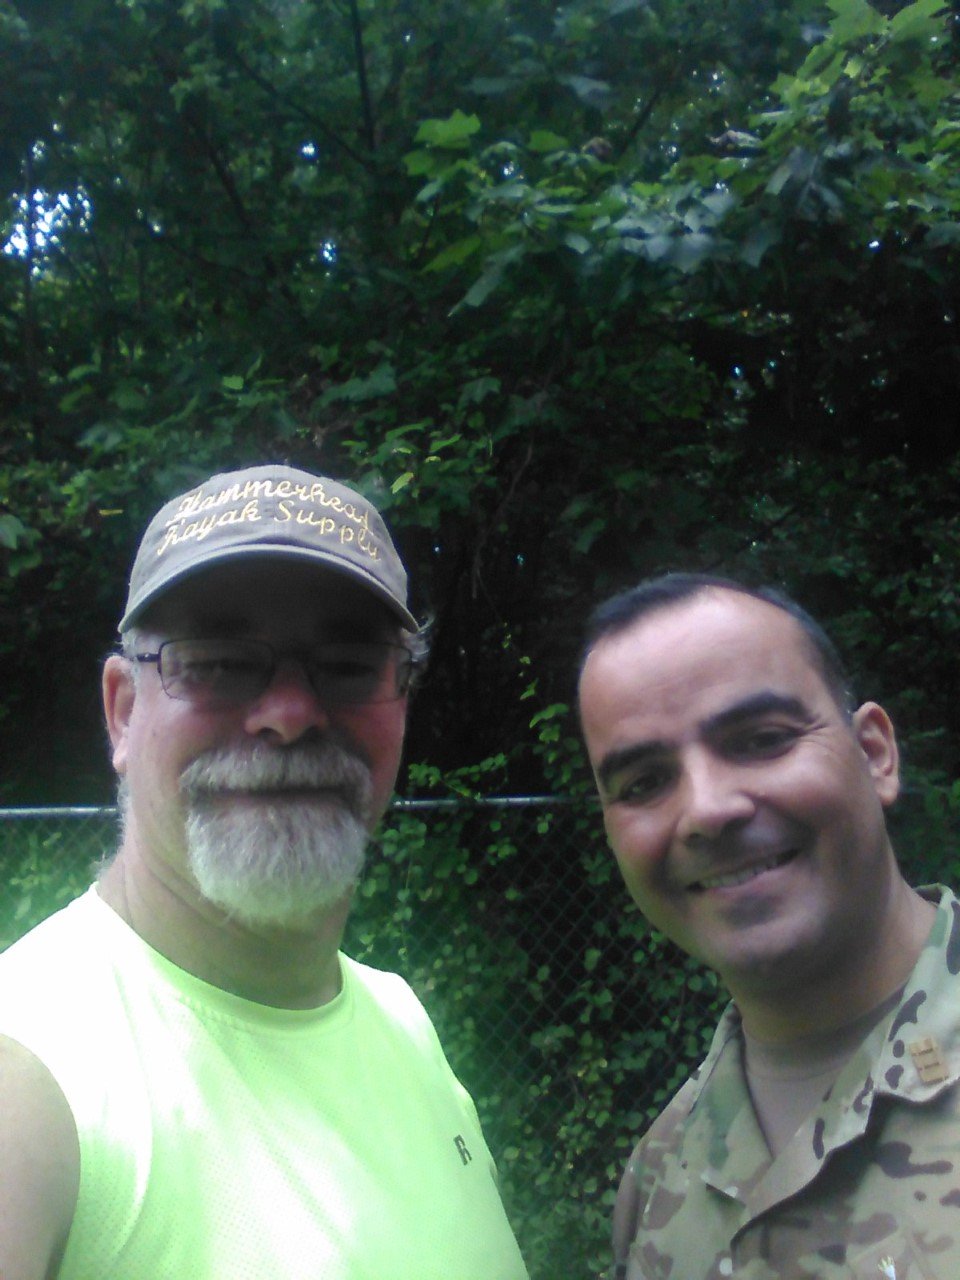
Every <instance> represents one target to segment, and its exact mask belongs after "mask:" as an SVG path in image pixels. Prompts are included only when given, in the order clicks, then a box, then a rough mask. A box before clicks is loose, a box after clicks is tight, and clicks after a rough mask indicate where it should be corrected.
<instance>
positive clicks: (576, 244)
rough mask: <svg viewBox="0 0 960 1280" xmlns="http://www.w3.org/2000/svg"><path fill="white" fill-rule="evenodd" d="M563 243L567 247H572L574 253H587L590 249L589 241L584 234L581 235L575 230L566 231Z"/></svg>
mask: <svg viewBox="0 0 960 1280" xmlns="http://www.w3.org/2000/svg"><path fill="white" fill-rule="evenodd" d="M563 243H564V244H565V245H566V246H567V248H568V249H572V250H573V251H574V253H581V254H582V253H587V252H589V249H590V241H589V240H588V239H587V237H586V236H581V235H579V234H578V233H577V232H575V231H568V232H567V234H566V235H565V236H564V237H563Z"/></svg>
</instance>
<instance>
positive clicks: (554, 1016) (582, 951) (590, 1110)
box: [0, 791, 958, 1280]
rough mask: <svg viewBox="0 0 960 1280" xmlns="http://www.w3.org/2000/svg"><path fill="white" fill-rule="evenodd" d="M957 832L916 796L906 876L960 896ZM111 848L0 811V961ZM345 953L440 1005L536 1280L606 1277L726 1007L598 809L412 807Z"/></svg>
mask: <svg viewBox="0 0 960 1280" xmlns="http://www.w3.org/2000/svg"><path fill="white" fill-rule="evenodd" d="M938 806H939V807H938ZM953 828H954V819H953V815H952V812H947V811H945V810H943V807H942V791H933V792H930V793H927V794H926V795H925V794H923V793H919V792H915V793H914V794H913V795H912V797H909V798H908V803H907V805H906V806H905V808H903V809H902V810H901V814H900V817H899V819H898V821H897V829H896V833H895V843H896V845H897V847H898V849H899V850H900V852H901V854H902V855H903V860H904V861H905V863H906V865H907V870H908V874H909V875H910V878H911V879H913V880H914V881H920V880H929V879H946V880H950V881H952V882H953V883H956V881H957V878H958V877H957V875H955V874H954V860H953V855H952V847H953V844H954V840H953ZM116 839H117V831H116V814H115V812H114V811H113V810H111V809H48V810H7V811H3V810H0V875H2V880H0V949H2V948H3V947H4V946H6V945H8V944H9V943H10V942H11V941H13V939H14V938H16V937H18V936H19V935H20V934H21V933H23V932H25V931H26V929H27V928H29V927H30V926H31V925H32V924H33V923H34V922H35V921H36V920H38V919H40V918H42V917H43V916H44V915H47V914H49V912H50V911H52V910H54V909H56V907H57V906H59V905H61V904H62V903H63V902H65V901H67V900H68V899H69V898H70V897H72V896H74V895H75V894H76V893H78V892H80V891H81V890H82V888H83V887H84V886H85V885H86V884H88V883H89V882H90V879H91V876H92V874H93V868H94V866H95V864H96V863H97V861H98V860H100V859H101V858H102V857H103V856H104V854H109V852H110V851H111V850H112V849H113V847H114V846H115V844H116ZM344 947H345V950H347V951H348V952H349V953H350V954H352V955H354V956H356V957H357V958H358V959H361V960H364V961H366V962H368V963H371V964H375V965H378V966H380V967H382V968H387V969H393V970H396V971H398V972H400V973H402V974H403V975H404V976H405V977H406V978H407V979H408V980H409V981H410V982H411V984H412V985H413V987H414V988H415V989H416V990H417V992H418V993H419V995H420V996H421V998H422V999H423V1001H424V1003H425V1004H426V1005H427V1007H428V1008H429V1010H430V1012H431V1015H432V1016H433V1019H434V1021H435V1023H436V1025H437V1029H438V1031H439V1033H440V1038H441V1040H442V1041H443V1043H444V1046H445V1048H446V1050H447V1053H448V1055H449V1057H450V1059H451V1062H452V1063H453V1066H454V1068H455V1070H456V1071H457V1073H458V1074H459V1075H460V1077H461V1078H462V1079H463V1081H464V1083H465V1084H466V1085H467V1087H468V1088H469V1089H470V1091H471V1093H472V1094H473V1096H474V1097H475V1099H476V1101H477V1105H478V1109H479V1111H480V1114H481V1117H482V1119H483V1122H484V1127H485V1129H486V1132H487V1136H488V1140H489V1142H490V1145H491V1148H492V1150H493V1151H494V1154H495V1156H496V1157H497V1161H498V1164H499V1167H500V1171H501V1177H502V1180H503V1185H504V1193H505V1198H506V1200H507V1204H508V1208H509V1210H510V1212H511V1216H512V1218H513V1221H514V1224H515V1226H516V1229H517V1233H518V1236H519V1238H520V1241H521V1246H522V1248H523V1250H524V1253H525V1255H526V1257H527V1260H528V1265H529V1267H530V1271H531V1276H532V1278H533V1280H555V1277H561V1276H562V1277H563V1278H564V1280H574V1278H575V1277H581V1278H582V1280H587V1278H588V1277H591V1276H593V1277H595V1276H597V1275H598V1274H599V1272H600V1270H601V1268H602V1267H603V1266H604V1265H605V1262H606V1254H607V1244H606V1242H607V1239H608V1234H609V1215H610V1206H611V1203H612V1198H613V1193H614V1188H615V1184H616V1180H617V1178H618V1176H619V1173H620V1171H621V1170H622V1168H623V1164H624V1162H625V1159H626V1156H627V1154H628V1152H629V1150H630V1147H631V1146H632V1144H633V1142H634V1141H635V1139H636V1137H637V1136H638V1135H639V1133H640V1132H641V1131H642V1129H643V1128H644V1127H645V1125H646V1123H647V1122H648V1120H649V1119H650V1118H651V1116H652V1115H653V1114H654V1113H655V1112H656V1111H657V1110H658V1109H659V1107H660V1106H661V1105H662V1104H663V1102H664V1101H665V1099H666V1097H667V1096H668V1095H669V1093H670V1092H672V1091H673V1089H675V1088H676V1087H677V1086H678V1085H679V1084H680V1082H681V1081H682V1080H683V1079H684V1078H685V1076H686V1075H687V1074H688V1073H689V1071H690V1069H691V1068H692V1066H693V1065H695V1063H696V1062H697V1061H698V1060H699V1059H700V1058H701V1057H702V1054H703V1052H704V1050H705V1047H706V1044H707V1042H708V1040H709V1035H710V1031H711V1029H712V1027H713V1025H714V1023H715V1021H716V1017H717V1014H718V1011H719V1007H720V1005H721V1004H722V996H721V993H720V992H719V991H718V989H717V986H716V983H715V981H714V980H713V978H712V976H711V975H710V974H707V973H705V972H704V971H702V970H701V969H700V968H699V967H698V966H696V965H694V964H693V962H692V961H690V960H689V959H687V958H686V957H684V956H682V955H680V954H679V953H677V952H676V951H675V950H674V949H673V948H671V947H670V946H669V944H667V943H666V942H665V941H664V940H663V939H662V938H660V937H659V936H658V935H656V934H654V933H651V932H650V931H649V930H648V929H647V928H646V927H645V925H644V923H643V921H642V919H641V918H640V916H639V914H638V913H637V912H636V910H635V909H634V908H633V907H632V905H631V904H630V903H629V900H628V899H627V896H626V893H625V891H624V889H623V886H622V884H621V883H620V880H619V876H618V873H617V871H616V868H615V865H614V863H613V859H612V857H611V855H610V853H609V850H608V849H607V848H606V845H605V842H604V839H603V834H602V828H601V822H600V817H599V814H598V812H597V811H596V808H595V807H594V806H593V805H591V804H589V803H588V802H586V801H572V800H569V801H564V800H561V799H556V798H551V799H544V798H539V799H538V798H526V799H500V800H486V801H461V800H437V801H431V800H421V801H399V802H397V803H396V804H395V805H394V807H393V808H392V810H391V811H390V813H389V814H388V815H387V818H386V819H385V821H384V823H383V825H382V828H381V830H380V832H379V833H378V835H377V837H376V840H375V842H374V845H373V848H372V849H371V853H370V857H369V860H368V866H367V870H366V872H365V875H364V879H363V882H362V884H361V886H360V889H359V891H358V893H357V897H356V901H355V905H354V909H353V912H352V915H351V919H350V923H349V926H348V931H347V936H346V939H345V942H344Z"/></svg>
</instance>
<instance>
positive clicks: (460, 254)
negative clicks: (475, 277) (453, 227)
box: [423, 236, 483, 271]
mask: <svg viewBox="0 0 960 1280" xmlns="http://www.w3.org/2000/svg"><path fill="white" fill-rule="evenodd" d="M482 244H483V240H482V239H481V238H480V236H465V237H464V239H463V240H457V241H456V242H455V243H454V244H450V245H447V247H446V249H441V251H440V252H439V253H438V254H437V256H436V257H435V258H431V259H430V261H429V262H428V263H427V265H426V266H425V267H424V268H423V269H424V271H445V270H446V269H447V267H456V266H459V265H460V263H461V262H466V260H467V258H472V257H473V255H474V254H475V253H476V252H477V250H478V249H479V248H480V247H481V246H482Z"/></svg>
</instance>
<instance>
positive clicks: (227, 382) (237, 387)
mask: <svg viewBox="0 0 960 1280" xmlns="http://www.w3.org/2000/svg"><path fill="white" fill-rule="evenodd" d="M223 389H224V390H225V391H242V390H243V379H242V378H241V377H240V376H239V374H235V373H231V374H228V375H227V377H225V378H224V379H223Z"/></svg>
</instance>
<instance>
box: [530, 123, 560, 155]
mask: <svg viewBox="0 0 960 1280" xmlns="http://www.w3.org/2000/svg"><path fill="white" fill-rule="evenodd" d="M527 146H528V147H529V148H530V150H531V151H538V152H549V151H566V150H567V146H568V143H567V140H566V138H561V137H560V135H559V134H558V133H551V132H550V130H549V129H534V131H533V133H531V135H530V141H529V142H528V143H527Z"/></svg>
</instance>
